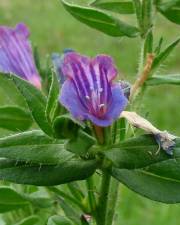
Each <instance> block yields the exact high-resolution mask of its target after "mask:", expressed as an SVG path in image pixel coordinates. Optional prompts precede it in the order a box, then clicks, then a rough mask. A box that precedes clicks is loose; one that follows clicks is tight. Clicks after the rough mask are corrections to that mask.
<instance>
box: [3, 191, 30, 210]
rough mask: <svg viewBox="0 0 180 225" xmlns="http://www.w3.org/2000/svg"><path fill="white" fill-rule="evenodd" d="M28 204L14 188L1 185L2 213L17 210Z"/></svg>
mask: <svg viewBox="0 0 180 225" xmlns="http://www.w3.org/2000/svg"><path fill="white" fill-rule="evenodd" d="M28 204H29V203H28V201H27V200H26V199H24V198H23V197H22V196H21V195H20V194H19V193H17V192H16V191H14V190H13V189H11V188H9V187H0V213H4V212H8V211H11V210H16V209H19V208H22V207H25V206H27V205H28Z"/></svg>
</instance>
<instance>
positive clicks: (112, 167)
mask: <svg viewBox="0 0 180 225" xmlns="http://www.w3.org/2000/svg"><path fill="white" fill-rule="evenodd" d="M62 3H63V5H64V7H65V8H66V9H67V11H69V12H70V13H71V14H72V15H73V16H74V17H75V18H77V19H78V20H80V21H81V22H83V23H85V24H87V25H88V26H90V27H92V28H96V29H98V30H100V31H102V32H104V33H106V34H107V35H110V36H114V37H121V36H127V37H129V38H135V37H137V36H138V37H139V38H140V40H141V54H140V60H139V66H138V77H137V79H136V80H135V82H134V83H133V84H132V85H130V83H129V82H128V81H124V80H121V75H120V74H118V69H117V68H116V66H115V63H114V61H113V59H112V57H110V56H107V55H104V54H99V55H97V56H95V57H88V56H84V55H83V54H80V53H78V52H76V51H74V50H72V49H65V50H64V52H63V53H62V54H60V53H53V54H52V57H51V59H52V62H51V66H50V67H49V66H48V67H46V68H44V67H43V66H42V63H40V62H41V61H40V59H39V56H38V53H37V49H36V50H35V51H33V50H32V47H31V44H30V42H29V39H28V38H29V30H28V28H27V27H26V25H24V24H22V23H20V24H18V25H16V27H15V28H11V27H7V26H1V27H0V72H1V76H0V78H1V80H2V81H3V83H2V84H0V85H2V86H3V87H2V88H4V90H6V88H9V87H11V88H12V91H15V92H16V93H17V92H18V93H19V94H20V96H21V98H23V99H24V100H25V103H26V105H25V104H22V105H15V104H13V105H8V106H2V107H0V119H1V118H5V119H1V120H0V127H1V128H5V129H8V130H10V131H14V132H15V134H13V135H12V134H11V135H10V136H5V137H3V138H0V179H1V180H4V181H9V182H12V183H17V184H23V185H24V186H23V185H22V186H17V185H15V184H14V185H13V188H12V187H9V186H8V185H7V186H3V187H0V195H1V196H3V199H4V202H6V199H8V202H7V203H6V204H5V207H4V208H3V203H2V207H1V208H2V212H7V211H11V210H18V209H19V208H21V213H20V214H18V213H17V214H16V213H14V212H13V213H12V215H11V216H10V218H8V219H9V220H10V221H11V222H10V223H11V224H15V223H14V222H15V220H17V218H18V219H19V220H20V219H21V220H22V222H23V221H36V222H37V221H40V222H41V223H40V224H48V225H52V224H63V225H65V224H70V225H71V224H77V225H80V224H97V225H111V224H117V225H118V224H121V221H117V220H115V217H114V214H115V213H118V211H117V210H116V201H117V198H118V190H119V183H123V184H124V185H126V186H127V187H129V188H130V189H131V190H133V191H134V192H137V193H139V194H140V195H142V196H145V197H147V198H149V199H152V200H155V201H159V202H164V203H178V202H180V165H179V155H180V141H179V138H178V137H176V136H174V135H172V134H170V133H168V132H167V131H161V130H159V129H158V128H156V127H154V126H153V125H152V124H151V123H150V122H149V121H148V120H147V119H146V118H143V117H142V116H140V115H139V114H141V113H142V112H141V111H140V112H139V111H138V112H135V111H134V109H136V108H138V107H136V106H137V105H138V104H139V99H140V100H141V101H142V99H141V96H142V95H144V94H145V91H146V89H147V88H148V86H150V85H151V86H152V85H154V86H156V85H160V84H176V85H179V84H180V76H179V75H167V76H164V75H157V74H156V72H157V69H158V68H159V66H160V65H161V64H162V63H163V62H164V60H165V59H166V58H167V57H168V56H169V54H170V53H171V51H172V50H173V49H174V48H175V47H176V46H177V44H178V43H179V39H177V40H176V41H174V42H173V43H172V44H170V45H169V46H167V48H165V49H164V50H162V48H161V45H162V38H161V39H160V41H159V44H158V45H157V46H156V47H154V41H153V32H154V30H153V29H154V18H155V15H156V14H157V13H161V14H162V15H164V16H165V17H166V18H167V19H169V20H170V21H172V22H174V23H177V24H179V23H180V21H179V17H178V16H176V13H177V15H179V14H178V12H176V9H177V8H178V7H179V1H169V2H167V1H166V2H164V1H151V0H148V1H146V0H142V1H140V0H134V1H128V2H124V1H119V2H118V1H117V2H115V1H112V2H111V1H110V0H109V1H98V0H97V1H93V2H92V1H91V3H89V4H87V5H86V6H80V5H74V4H70V3H68V2H66V1H64V0H63V1H62ZM155 12H156V13H155ZM175 12H176V13H175ZM121 14H128V15H129V14H134V15H135V16H136V18H137V25H130V24H127V23H126V22H124V21H123V20H121V19H120V17H121ZM122 18H123V17H122ZM126 60H127V59H126ZM48 65H49V64H48ZM4 84H5V85H4ZM13 85H14V86H13ZM16 89H17V90H16ZM133 127H134V128H133ZM133 129H134V130H135V131H136V130H138V129H141V130H143V131H144V133H145V134H142V135H138V133H137V132H134V130H133ZM63 184H66V185H63ZM27 185H34V187H32V186H27ZM57 185H59V186H57ZM35 186H36V187H35ZM39 186H43V187H39ZM20 190H21V191H20ZM40 190H43V193H44V195H43V196H39V192H40ZM8 196H13V197H12V199H11V200H9V197H8ZM24 206H26V207H24ZM41 208H50V210H49V211H48V212H49V214H48V215H47V213H46V214H45V215H44V218H42V217H40V216H38V215H42V211H41ZM0 210H1V209H0ZM0 212H1V211H0ZM15 212H16V211H15ZM34 212H36V214H37V215H34ZM38 213H39V214H38ZM27 216H28V217H27ZM7 217H8V216H7ZM7 217H5V219H6V220H7ZM24 217H27V218H25V219H24ZM16 222H17V221H16ZM31 223H32V222H31ZM29 224H30V222H29Z"/></svg>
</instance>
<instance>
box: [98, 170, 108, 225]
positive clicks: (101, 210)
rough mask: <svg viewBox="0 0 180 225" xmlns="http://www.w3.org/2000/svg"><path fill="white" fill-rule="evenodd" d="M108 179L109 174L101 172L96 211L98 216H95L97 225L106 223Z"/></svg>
mask: <svg viewBox="0 0 180 225" xmlns="http://www.w3.org/2000/svg"><path fill="white" fill-rule="evenodd" d="M110 180H111V176H110V175H109V174H108V173H107V172H103V174H102V181H101V190H100V197H99V202H98V206H97V213H98V217H97V218H96V222H97V225H105V224H106V212H107V204H108V193H109V187H110Z"/></svg>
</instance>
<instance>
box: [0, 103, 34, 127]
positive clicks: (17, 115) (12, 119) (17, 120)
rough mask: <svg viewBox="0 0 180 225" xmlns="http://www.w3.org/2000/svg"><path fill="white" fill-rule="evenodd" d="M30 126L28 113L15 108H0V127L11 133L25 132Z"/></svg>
mask: <svg viewBox="0 0 180 225" xmlns="http://www.w3.org/2000/svg"><path fill="white" fill-rule="evenodd" d="M31 125H32V118H31V115H30V114H29V112H27V111H25V110H24V109H22V108H19V107H16V106H2V107H0V127H1V128H5V129H8V130H12V131H25V130H27V129H28V128H30V126H31Z"/></svg>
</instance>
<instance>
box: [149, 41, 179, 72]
mask: <svg viewBox="0 0 180 225" xmlns="http://www.w3.org/2000/svg"><path fill="white" fill-rule="evenodd" d="M179 41H180V38H178V39H177V40H176V41H174V42H173V43H171V44H170V45H169V46H167V47H166V49H165V50H164V51H162V52H161V53H160V54H158V55H157V56H156V57H155V59H154V61H153V64H152V70H153V71H154V70H155V69H157V68H158V67H159V66H160V64H162V63H163V62H164V60H165V59H166V58H167V57H168V56H169V54H170V53H171V52H172V51H173V49H174V48H175V47H176V46H177V45H178V44H179Z"/></svg>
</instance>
